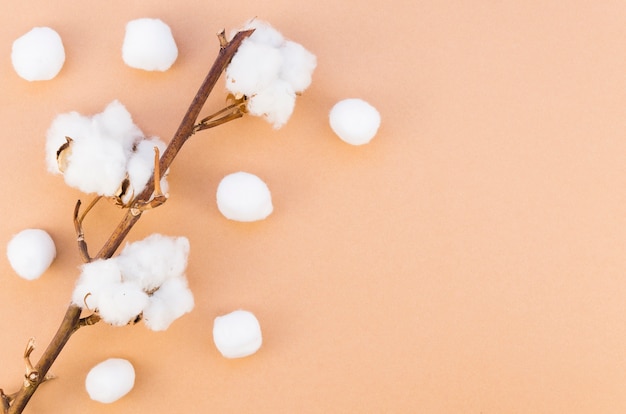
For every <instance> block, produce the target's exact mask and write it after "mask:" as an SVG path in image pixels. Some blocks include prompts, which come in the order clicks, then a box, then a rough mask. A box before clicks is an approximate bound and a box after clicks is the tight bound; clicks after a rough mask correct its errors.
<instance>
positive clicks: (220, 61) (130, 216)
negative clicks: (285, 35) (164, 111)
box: [0, 30, 253, 414]
mask: <svg viewBox="0 0 626 414" xmlns="http://www.w3.org/2000/svg"><path fill="white" fill-rule="evenodd" d="M252 32H253V30H247V31H242V32H239V33H237V34H236V35H235V37H234V38H233V39H232V40H231V41H230V42H229V41H227V39H226V36H225V33H224V31H222V32H221V33H219V34H218V39H219V42H220V51H219V54H218V56H217V58H216V59H215V61H214V63H213V66H212V67H211V69H210V70H209V73H208V74H207V76H206V78H205V79H204V81H203V82H202V85H201V86H200V88H199V89H198V92H197V93H196V96H195V97H194V98H193V101H192V102H191V104H190V106H189V109H188V110H187V113H186V114H185V116H184V117H183V119H182V121H181V123H180V126H179V127H178V130H177V131H176V133H175V134H174V137H173V138H172V140H171V141H170V143H169V144H168V146H167V148H166V149H165V151H164V152H163V155H162V156H161V158H160V163H159V168H157V169H156V173H157V174H159V178H158V179H160V178H161V177H162V176H163V174H164V173H165V172H166V171H167V169H168V168H169V167H170V165H171V164H172V162H173V161H174V159H175V158H176V155H177V154H178V152H179V151H180V149H181V148H182V146H183V145H184V144H185V142H187V140H188V139H189V137H190V136H191V135H193V133H194V132H195V131H196V129H195V128H196V121H197V119H198V116H199V115H200V111H201V110H202V107H203V106H204V104H205V102H206V100H207V98H208V97H209V95H210V94H211V91H212V90H213V87H214V86H215V85H216V83H217V81H218V79H219V78H220V76H221V74H222V72H223V71H224V70H225V69H226V66H227V65H228V64H229V63H230V60H231V59H232V57H233V56H234V54H235V52H236V51H237V49H238V48H239V46H240V45H241V42H242V41H243V40H244V39H245V38H246V37H248V36H250V35H251V34H252ZM232 119H236V117H234V118H232ZM229 120H230V119H229ZM156 178H157V177H153V179H151V180H149V181H148V184H147V186H146V188H145V189H144V191H143V192H142V193H141V194H139V195H138V196H136V197H135V199H134V200H133V202H132V204H131V208H129V209H128V210H126V214H125V215H124V217H123V219H122V220H121V222H120V223H119V224H118V225H117V227H116V228H115V230H113V232H112V234H111V235H110V237H109V239H108V240H107V241H106V242H105V244H104V246H102V248H101V249H100V251H99V252H98V254H97V255H96V257H95V258H94V259H108V258H110V257H112V256H113V254H114V253H115V251H116V250H117V249H118V247H119V246H120V245H121V244H122V242H123V241H124V239H125V238H126V236H127V235H128V233H129V232H130V230H131V228H132V227H133V226H134V225H135V223H137V221H138V220H139V219H140V218H141V214H142V209H141V208H139V207H140V206H141V205H145V204H146V203H149V201H150V199H151V198H152V197H153V193H154V190H155V182H158V179H156ZM79 207H80V204H78V205H77V206H76V209H75V212H74V223H75V226H76V231H77V233H78V236H79V250H80V253H81V257H82V258H83V260H85V259H89V255H88V253H87V246H86V243H84V238H83V239H82V241H81V237H80V236H81V235H82V227H81V226H79V225H77V223H78V224H82V218H80V219H78V208H79ZM83 217H84V216H83ZM80 314H81V308H80V307H78V306H76V305H74V304H71V305H70V306H69V307H68V308H67V311H66V312H65V316H64V317H63V320H62V321H61V325H60V326H59V328H58V330H57V332H56V334H55V335H54V337H53V338H52V341H51V342H50V344H49V345H48V347H47V348H46V350H45V351H44V353H43V355H42V356H41V357H40V359H39V361H38V362H37V364H35V366H31V367H29V369H31V368H32V371H33V372H36V373H37V375H36V376H35V377H33V378H32V381H30V380H29V381H25V382H24V384H23V385H22V387H21V388H20V390H19V391H18V392H17V393H15V394H12V395H11V396H7V395H6V394H4V392H3V391H2V390H1V389H0V407H2V411H3V412H5V413H8V414H17V413H22V411H23V410H24V408H25V407H26V405H27V404H28V401H29V400H30V398H31V397H32V396H33V394H34V393H35V391H36V390H37V388H38V387H39V385H41V383H42V382H43V381H44V380H45V378H46V377H47V374H48V371H49V369H50V367H51V366H52V364H53V363H54V361H55V360H56V358H57V357H58V356H59V354H60V353H61V351H62V350H63V347H64V346H65V345H66V344H67V342H68V341H69V339H70V337H71V336H72V334H73V333H74V332H76V331H77V330H78V329H79V328H80V327H81V326H87V325H90V323H86V321H87V318H83V319H81V317H80ZM31 352H32V350H31ZM28 357H30V352H29V354H28ZM29 365H30V362H29Z"/></svg>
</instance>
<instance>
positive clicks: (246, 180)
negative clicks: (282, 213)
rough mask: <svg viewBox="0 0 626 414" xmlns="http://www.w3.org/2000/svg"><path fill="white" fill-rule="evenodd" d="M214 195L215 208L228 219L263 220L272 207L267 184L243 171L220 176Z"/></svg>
mask: <svg viewBox="0 0 626 414" xmlns="http://www.w3.org/2000/svg"><path fill="white" fill-rule="evenodd" d="M216 197H217V208H218V209H219V211H220V212H221V213H222V214H223V215H224V217H226V218H228V219H230V220H235V221H244V222H250V221H257V220H263V219H265V218H266V217H267V216H269V215H270V214H271V213H272V211H273V209H274V207H273V205H272V195H271V193H270V190H269V188H268V187H267V184H265V183H264V182H263V180H261V179H260V178H259V177H257V176H256V175H254V174H250V173H247V172H243V171H240V172H236V173H233V174H229V175H227V176H226V177H224V178H222V180H221V181H220V183H219V185H218V186H217V195H216Z"/></svg>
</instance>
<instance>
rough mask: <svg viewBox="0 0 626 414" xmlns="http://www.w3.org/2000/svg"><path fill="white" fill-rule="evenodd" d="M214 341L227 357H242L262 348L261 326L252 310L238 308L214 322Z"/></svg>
mask: <svg viewBox="0 0 626 414" xmlns="http://www.w3.org/2000/svg"><path fill="white" fill-rule="evenodd" d="M213 342H214V343H215V346H216V347H217V349H218V351H220V353H221V354H222V355H223V356H224V357H226V358H242V357H246V356H248V355H252V354H254V353H255V352H256V351H258V350H259V348H261V344H262V343H263V336H262V334H261V326H260V325H259V321H258V320H257V318H256V316H254V314H253V313H252V312H249V311H245V310H236V311H234V312H231V313H229V314H227V315H223V316H218V317H217V318H215V321H214V322H213Z"/></svg>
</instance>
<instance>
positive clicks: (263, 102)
mask: <svg viewBox="0 0 626 414" xmlns="http://www.w3.org/2000/svg"><path fill="white" fill-rule="evenodd" d="M295 106H296V93H295V92H294V90H293V88H292V87H291V85H290V84H289V83H288V82H286V81H284V80H282V79H277V80H275V81H274V82H273V83H272V84H271V85H269V86H268V87H267V88H265V89H263V90H262V91H260V92H259V93H257V94H256V95H254V96H252V97H251V98H250V99H249V100H248V105H247V108H248V112H249V113H250V114H251V115H255V116H261V117H263V118H264V119H265V120H266V121H267V122H269V123H270V124H272V126H273V127H274V128H275V129H279V128H281V127H282V126H283V125H285V124H286V123H287V121H288V120H289V118H290V117H291V114H292V113H293V109H294V107H295Z"/></svg>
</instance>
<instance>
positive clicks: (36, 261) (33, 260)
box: [7, 229, 56, 280]
mask: <svg viewBox="0 0 626 414" xmlns="http://www.w3.org/2000/svg"><path fill="white" fill-rule="evenodd" d="M55 257H56V247H55V245H54V241H53V240H52V237H50V235H49V234H48V233H47V232H46V231H45V230H41V229H26V230H22V231H21V232H19V233H17V234H16V235H15V236H13V238H12V239H11V240H10V241H9V244H8V245H7V258H8V259H9V263H10V264H11V267H12V268H13V270H14V271H15V273H17V274H18V276H20V277H22V278H23V279H26V280H34V279H38V278H39V277H40V276H41V275H42V274H43V273H44V272H45V271H46V270H47V269H48V267H50V265H51V264H52V262H53V261H54V258H55Z"/></svg>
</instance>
